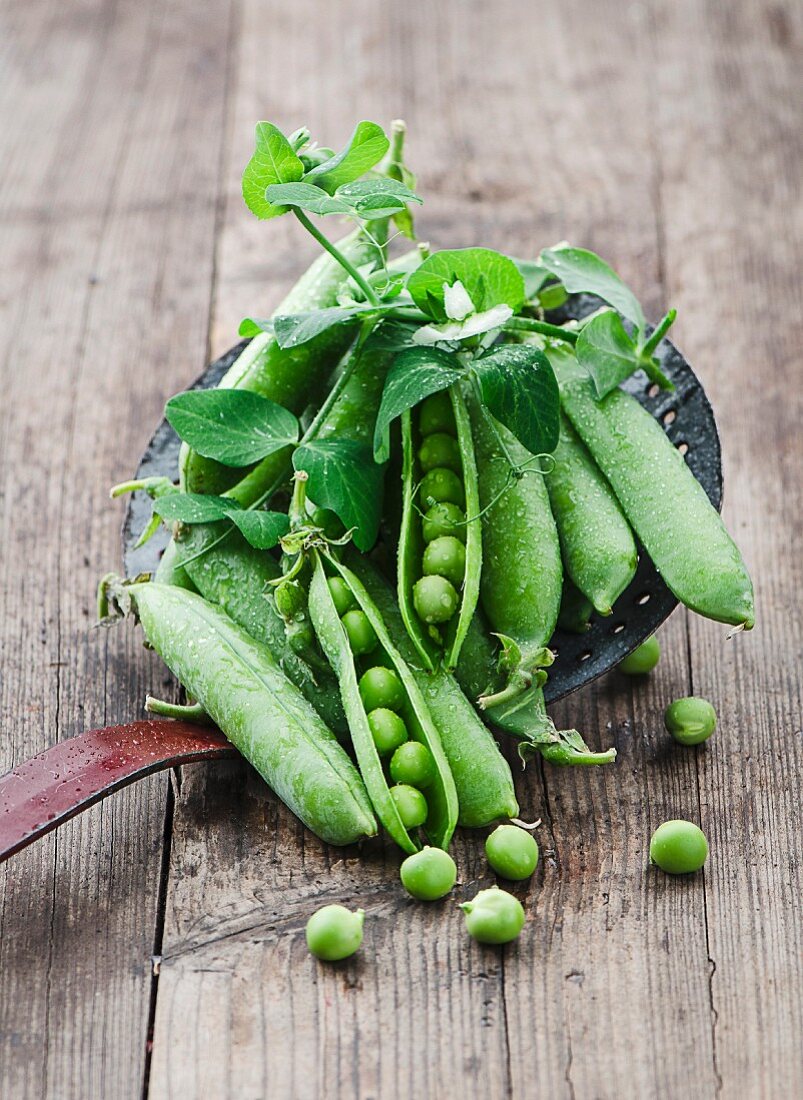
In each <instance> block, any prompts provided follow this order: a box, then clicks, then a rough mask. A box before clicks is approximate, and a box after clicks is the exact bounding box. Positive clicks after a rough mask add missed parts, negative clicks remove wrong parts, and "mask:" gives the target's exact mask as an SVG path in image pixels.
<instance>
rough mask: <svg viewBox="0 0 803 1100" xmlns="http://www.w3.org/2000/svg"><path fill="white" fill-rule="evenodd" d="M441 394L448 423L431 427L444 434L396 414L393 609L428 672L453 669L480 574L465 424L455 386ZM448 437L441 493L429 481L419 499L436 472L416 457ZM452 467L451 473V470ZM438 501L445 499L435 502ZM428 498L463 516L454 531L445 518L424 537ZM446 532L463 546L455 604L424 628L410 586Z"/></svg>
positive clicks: (476, 501) (472, 465) (476, 505)
mask: <svg viewBox="0 0 803 1100" xmlns="http://www.w3.org/2000/svg"><path fill="white" fill-rule="evenodd" d="M445 394H446V395H448V401H449V404H450V406H451V416H450V417H449V418H448V424H447V423H442V424H438V423H437V421H436V423H435V425H434V426H435V427H436V428H439V427H440V428H443V429H444V430H441V431H435V432H433V433H428V434H427V435H425V434H423V432H422V427H423V424H422V414H421V413H420V411H419V409H420V407H419V409H415V410H413V411H412V412H411V411H409V410H408V411H407V412H405V413H404V414H403V415H402V462H403V465H402V485H403V495H402V521H401V531H400V534H399V562H398V598H399V607H400V609H401V613H402V617H403V619H404V624H405V627H406V628H407V632H408V633H409V635H410V638H411V639H412V641H413V643H414V645H415V647H416V649H417V650H418V653H419V655H420V657H421V659H422V661H423V662H424V665H425V667H426V668H428V669H429V670H431V671H433V670H434V669H436V668H437V667H438V666H439V665H440V664H441V662H443V664H444V665H445V667H446V668H447V669H450V670H451V669H454V668H455V667H456V666H457V662H458V658H459V656H460V650H461V648H462V646H463V642H464V641H465V638H466V634H467V632H468V628H469V625H470V623H471V620H472V617H473V615H474V611H475V610H476V607H477V600H478V599H479V591H480V575H481V572H482V535H481V525H480V519H479V513H480V497H479V487H478V478H477V463H476V460H475V457H474V442H473V438H472V434H471V420H470V418H469V414H468V409H467V408H466V403H465V401H464V400H463V396H462V394H461V392H460V389H459V387H458V385H457V384H455V385H453V386H450V387H449V389H448V391H445ZM441 397H442V395H441V394H436V395H435V398H436V399H440V398H441ZM452 434H453V436H454V441H455V447H454V448H453V449H451V448H446V449H445V450H444V460H445V461H446V462H451V467H452V468H451V469H449V468H446V467H445V468H444V477H443V480H444V486H443V491H442V492H441V491H439V487H438V485H437V483H436V482H434V483H432V491H434V492H435V493H436V494H437V495H436V496H435V497H434V498H430V497H427V499H422V495H426V494H428V493H429V491H430V489H429V487H428V483H427V478H428V477H431V476H432V475H433V474H435V475H437V474H438V473H439V472H441V471H439V469H438V467H435V468H433V467H432V466H431V465H430V469H429V470H428V471H427V472H426V473H425V472H424V470H423V469H422V455H423V453H424V451H425V448H426V447H427V446H428V445H429V446H432V445H433V441H434V440H435V439H438V440H440V441H441V442H444V441H446V440H448V438H449V437H450V436H451V435H452ZM452 456H453V457H452ZM455 466H456V467H457V469H455V468H454V467H455ZM448 473H452V474H455V475H456V478H457V479H459V480H458V481H455V480H453V479H451V478H449V479H447V478H446V474H448ZM456 487H457V488H459V491H460V499H459V503H458V502H457V501H455V500H454V499H453V496H454V491H455V488H456ZM440 496H443V497H444V498H446V499H443V500H439V499H438V497H440ZM432 499H434V500H435V502H436V504H441V505H446V506H449V505H453V506H454V507H455V508H458V507H459V508H460V510H461V512H462V513H463V518H462V519H461V520H460V521H459V524H458V525H457V526H450V525H449V522H448V521H447V519H446V516H445V514H444V517H443V521H442V522H439V523H437V524H434V523H433V524H432V527H433V528H434V531H433V532H432V533H431V534H432V535H434V537H431V535H430V534H429V533H428V532H427V530H426V523H425V520H424V513H425V512H427V509H428V501H430V500H432ZM449 531H453V532H454V537H457V539H458V541H459V542H461V543H462V544H463V546H464V553H465V560H464V564H463V568H462V569H461V570H460V573H461V576H459V577H456V576H452V577H451V578H448V579H449V581H450V583H452V584H453V586H454V587H455V588H456V589H457V591H458V599H459V602H458V605H457V607H456V609H455V610H454V612H453V614H452V615H451V616H450V617H449V619H448V621H446V622H444V623H438V624H435V623H432V622H430V623H427V622H425V621H424V620H423V619H422V618H421V616H420V615H419V613H418V610H417V609H416V601H415V591H416V585H417V583H418V582H419V581H420V580H421V578H422V575H423V573H424V569H425V566H424V560H425V554H426V553H428V552H431V551H432V545H431V544H432V543H434V542H436V541H439V542H440V541H442V539H439V538H438V533H439V532H449ZM436 572H437V567H436V566H433V567H432V568H431V569H430V575H431V574H432V573H436Z"/></svg>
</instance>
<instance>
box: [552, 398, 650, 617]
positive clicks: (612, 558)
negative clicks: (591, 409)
mask: <svg viewBox="0 0 803 1100" xmlns="http://www.w3.org/2000/svg"><path fill="white" fill-rule="evenodd" d="M552 457H553V459H554V460H555V466H554V468H553V470H552V471H551V472H550V473H547V474H545V475H544V480H545V481H546V487H547V492H548V493H549V502H550V504H551V506H552V514H553V516H554V517H555V524H556V526H557V529H558V537H559V538H560V548H561V551H562V553H563V563H564V565H565V567H566V572H567V573H568V575H569V577H571V579H572V581H573V582H574V584H575V585H576V586H577V588H578V589H579V590H580V591H581V592H582V593H583V594H584V595H585V596H586V597H587V599H589V600H590V601H591V603H592V604H593V606H594V607H595V608H596V610H597V611H598V612H599V613H600V615H610V614H611V611H612V610H613V605H614V603H615V602H616V600H618V599H619V597H620V596H621V595H622V593H623V592H624V590H625V589H626V588H627V586H628V585H629V584H630V582H631V581H632V580H633V577H634V576H635V574H636V566H637V564H638V554H637V552H636V542H635V539H634V538H633V532H632V531H631V530H630V525H629V524H628V522H627V520H626V519H625V516H624V513H623V512H622V508H621V506H620V504H619V501H618V500H617V499H616V496H615V495H614V492H613V490H612V489H611V487H610V485H609V484H608V482H607V481H606V480H605V478H604V477H603V475H602V473H601V472H600V470H599V467H598V466H597V465H596V463H595V462H594V460H593V458H592V457H591V455H590V454H589V453H588V451H587V449H586V447H585V445H584V444H583V443H582V441H581V440H580V439H579V438H578V436H577V434H576V432H575V431H574V429H573V428H572V425H571V422H570V421H569V420H568V418H567V417H566V416H565V415H563V416H561V424H560V441H559V443H558V445H557V447H556V448H555V450H554V452H553V454H552Z"/></svg>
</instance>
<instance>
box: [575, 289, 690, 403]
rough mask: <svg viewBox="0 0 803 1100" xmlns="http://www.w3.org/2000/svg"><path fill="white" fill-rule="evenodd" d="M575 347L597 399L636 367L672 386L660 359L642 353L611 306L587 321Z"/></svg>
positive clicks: (663, 386) (613, 388) (613, 387)
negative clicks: (658, 361)
mask: <svg viewBox="0 0 803 1100" xmlns="http://www.w3.org/2000/svg"><path fill="white" fill-rule="evenodd" d="M575 351H576V353H577V359H578V362H579V363H580V365H581V366H583V367H585V369H586V370H587V371H588V373H589V375H590V377H591V381H592V383H593V385H594V389H595V391H596V397H597V400H598V401H601V400H602V398H603V397H605V395H606V394H608V393H610V392H611V390H615V389H616V387H617V386H618V385H619V383H620V382H624V380H625V378H629V377H630V375H631V374H633V373H634V371H637V370H644V371H645V372H646V373H647V376H648V377H649V378H650V380H651V381H653V382H657V383H658V385H660V386H661V387H662V388H664V389H667V388H671V385H672V384H671V382H670V381H669V379H668V378H667V377H666V375H665V374H664V373H663V371H662V370H661V368H660V367H659V366H658V364H657V362H656V361H655V360H653V359H652V357H651V356H649V355H644V354H642V353H641V351H640V349H639V347H638V345H637V344H636V342H635V341H634V340H633V338H632V337H631V336H630V335H629V334H628V333H627V331H626V330H625V327H624V325H623V324H622V319H621V317H620V316H619V314H618V313H616V312H615V311H614V310H612V309H610V310H606V311H605V313H600V314H598V315H597V316H596V317H592V318H591V320H590V321H589V322H588V324H587V325H584V327H583V329H582V331H581V332H580V336H579V338H578V340H577V345H576V348H575Z"/></svg>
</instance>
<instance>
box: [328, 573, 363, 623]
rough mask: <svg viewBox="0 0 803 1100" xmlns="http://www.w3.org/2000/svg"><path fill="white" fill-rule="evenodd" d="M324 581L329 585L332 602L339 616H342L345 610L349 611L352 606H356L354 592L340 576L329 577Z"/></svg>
mask: <svg viewBox="0 0 803 1100" xmlns="http://www.w3.org/2000/svg"><path fill="white" fill-rule="evenodd" d="M326 583H327V584H328V585H329V591H330V592H331V594H332V602H333V603H334V605H335V610H336V611H337V614H338V616H339V617H340V618H342V617H343V616H344V615H345V614H346V612H347V611H351V609H352V608H353V607H356V606H357V601H356V600H355V598H354V594H353V593H352V591H351V589H350V588H349V586H348V585H347V584H346V582H345V581H344V580H343V578H342V577H330V578H329V580H328V581H327V582H326Z"/></svg>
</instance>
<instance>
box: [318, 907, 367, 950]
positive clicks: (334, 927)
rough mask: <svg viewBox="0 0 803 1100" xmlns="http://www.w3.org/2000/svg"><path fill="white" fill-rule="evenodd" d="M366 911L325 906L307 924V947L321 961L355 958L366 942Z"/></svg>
mask: <svg viewBox="0 0 803 1100" xmlns="http://www.w3.org/2000/svg"><path fill="white" fill-rule="evenodd" d="M364 920H365V912H364V910H362V909H357V910H356V911H355V912H354V913H352V912H351V910H350V909H346V907H345V905H324V906H323V908H322V909H318V910H317V912H315V913H313V914H312V916H311V917H310V919H309V920H308V921H307V927H306V937H307V947H308V948H309V949H310V951H311V952H312V954H313V955H314V956H315V957H316V958H317V959H323V960H324V961H325V962H336V961H337V960H338V959H347V958H348V957H349V955H353V954H354V952H355V951H356V950H357V948H358V947H359V946H360V944H361V943H362V932H363V921H364Z"/></svg>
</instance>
